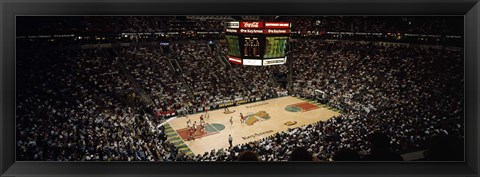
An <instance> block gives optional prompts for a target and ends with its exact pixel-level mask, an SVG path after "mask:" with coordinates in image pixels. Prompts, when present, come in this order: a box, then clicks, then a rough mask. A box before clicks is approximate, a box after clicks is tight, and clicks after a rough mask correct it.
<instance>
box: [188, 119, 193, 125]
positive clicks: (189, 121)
mask: <svg viewBox="0 0 480 177" xmlns="http://www.w3.org/2000/svg"><path fill="white" fill-rule="evenodd" d="M191 123H192V121H191V120H190V119H188V120H187V127H190V124H191Z"/></svg>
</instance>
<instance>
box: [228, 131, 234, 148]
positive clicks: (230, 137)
mask: <svg viewBox="0 0 480 177" xmlns="http://www.w3.org/2000/svg"><path fill="white" fill-rule="evenodd" d="M232 142H233V139H232V135H230V134H229V135H228V143H229V144H230V148H231V147H232Z"/></svg>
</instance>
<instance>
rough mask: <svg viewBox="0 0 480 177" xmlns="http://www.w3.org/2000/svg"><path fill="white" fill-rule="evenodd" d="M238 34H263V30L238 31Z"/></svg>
mask: <svg viewBox="0 0 480 177" xmlns="http://www.w3.org/2000/svg"><path fill="white" fill-rule="evenodd" d="M240 33H249V34H263V29H240Z"/></svg>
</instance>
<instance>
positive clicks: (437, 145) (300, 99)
mask: <svg viewBox="0 0 480 177" xmlns="http://www.w3.org/2000/svg"><path fill="white" fill-rule="evenodd" d="M15 29H16V41H15V42H16V44H15V45H16V68H15V71H16V92H15V93H16V95H15V97H16V102H15V104H16V119H15V121H16V127H15V128H16V139H15V141H16V144H15V145H16V160H17V161H154V162H178V161H201V162H211V161H264V162H270V161H311V162H312V163H315V162H335V161H356V162H363V161H462V162H463V161H464V160H465V156H464V147H465V146H464V144H465V140H464V138H465V137H464V133H465V130H464V127H465V126H464V124H465V120H464V106H465V104H464V103H465V100H464V96H465V95H464V94H465V92H464V85H465V80H464V75H465V73H464V46H463V45H464V19H463V16H254V15H253V16H17V17H16V27H15Z"/></svg>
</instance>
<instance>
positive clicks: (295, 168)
mask: <svg viewBox="0 0 480 177" xmlns="http://www.w3.org/2000/svg"><path fill="white" fill-rule="evenodd" d="M0 11H1V21H0V29H1V34H0V39H1V41H2V42H1V44H0V54H1V55H2V56H1V60H0V68H1V69H0V73H1V74H0V85H1V86H2V88H1V92H0V104H1V107H0V113H1V115H0V127H1V128H0V174H1V176H2V177H3V176H5V177H7V176H169V177H175V176H374V175H377V176H478V175H479V167H480V166H479V149H480V148H479V139H480V137H479V131H478V129H479V127H480V124H479V121H478V118H479V116H478V107H479V104H478V103H479V99H480V97H479V96H478V90H479V89H478V79H479V72H478V70H479V68H480V67H479V62H478V59H479V58H480V53H479V49H480V46H479V44H480V35H479V32H480V3H479V1H478V0H464V1H458V0H357V1H354V0H336V1H335V0H317V1H313V0H296V1H295V0H276V1H275V0H261V1H254V0H231V1H224V0H204V1H198V0H175V1H173V0H163V1H150V0H141V1H135V0H104V1H94V0H84V1H80V0H68V1H65V0H36V1H33V0H18V1H12V0H1V1H0ZM17 15H464V17H465V94H466V95H465V134H466V136H465V138H466V139H465V140H466V146H465V152H466V157H465V162H400V163H398V162H360V163H353V162H334V163H305V162H296V163H284V162H261V163H254V162H244V163H241V162H201V163H199V162H174V163H161V162H153V163H152V162H16V161H15V123H14V122H15V16H17Z"/></svg>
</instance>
